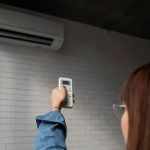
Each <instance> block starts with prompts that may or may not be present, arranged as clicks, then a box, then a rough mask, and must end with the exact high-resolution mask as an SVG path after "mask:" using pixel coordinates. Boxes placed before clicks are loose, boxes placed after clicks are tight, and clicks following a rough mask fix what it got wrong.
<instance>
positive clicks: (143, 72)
mask: <svg viewBox="0 0 150 150" xmlns="http://www.w3.org/2000/svg"><path fill="white" fill-rule="evenodd" d="M50 98H51V104H52V108H51V111H50V112H49V113H47V114H46V115H43V116H38V117H37V118H36V121H37V127H38V128H39V132H38V135H37V138H36V142H35V150H66V149H67V148H66V144H65V139H66V132H67V129H66V123H65V119H64V117H63V115H62V114H61V112H60V111H61V104H62V102H63V101H65V99H66V90H65V88H64V87H61V89H60V90H58V88H55V89H53V91H52V93H51V97H50ZM121 101H122V105H120V107H121V108H122V107H123V108H125V110H124V113H123V115H122V117H121V128H122V132H123V136H124V140H125V143H126V145H127V150H150V63H148V64H146V65H144V66H142V67H140V68H138V69H137V70H135V71H134V72H133V74H132V75H131V76H130V77H129V79H128V80H127V81H126V82H125V84H124V86H123V88H122V91H121Z"/></svg>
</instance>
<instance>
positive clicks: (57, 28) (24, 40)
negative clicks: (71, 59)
mask: <svg viewBox="0 0 150 150" xmlns="http://www.w3.org/2000/svg"><path fill="white" fill-rule="evenodd" d="M0 40H1V41H5V42H11V43H15V44H21V45H22V44H23V45H28V46H34V47H40V48H46V49H51V50H58V49H60V48H61V46H62V44H63V41H64V26H63V24H62V23H60V22H55V21H52V20H49V19H47V18H45V17H39V16H36V15H30V14H28V13H23V12H19V11H14V10H9V9H4V8H0Z"/></svg>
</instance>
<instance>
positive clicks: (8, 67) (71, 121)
mask: <svg viewBox="0 0 150 150" xmlns="http://www.w3.org/2000/svg"><path fill="white" fill-rule="evenodd" d="M62 21H63V22H64V24H65V44H64V46H63V48H62V49H61V50H60V51H59V52H51V51H47V50H42V49H34V48H28V47H21V46H17V45H16V46H15V45H9V44H4V43H0V150H32V149H33V145H34V138H35V135H36V125H35V116H36V115H39V114H43V113H46V112H47V111H48V110H49V109H48V106H49V98H48V96H49V93H50V91H51V90H52V88H54V87H55V86H57V80H58V77H59V76H65V77H71V78H72V79H73V85H74V87H73V88H74V93H75V96H76V104H75V107H74V108H73V109H71V110H70V109H68V110H67V109H64V110H62V112H63V114H64V116H65V117H66V122H67V124H68V137H67V145H68V150H91V149H93V150H123V149H124V144H123V140H122V135H121V130H120V123H119V121H117V120H116V118H115V117H114V115H113V112H112V109H111V105H112V103H113V102H114V101H115V100H117V99H118V96H119V91H120V88H121V85H122V83H123V81H124V80H125V79H126V78H127V77H128V75H129V74H130V73H131V72H132V71H133V70H134V69H135V68H136V67H137V66H139V65H141V64H143V63H146V62H148V61H149V60H150V50H149V48H150V41H147V40H142V39H138V38H135V37H130V36H127V35H122V34H118V33H114V32H108V31H104V30H102V29H98V28H95V27H92V26H88V25H83V24H80V23H75V22H71V21H66V20H62Z"/></svg>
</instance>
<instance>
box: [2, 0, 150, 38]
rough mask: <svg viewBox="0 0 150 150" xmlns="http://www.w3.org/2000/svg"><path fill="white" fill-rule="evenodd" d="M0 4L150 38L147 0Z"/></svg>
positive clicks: (6, 1)
mask: <svg viewBox="0 0 150 150" xmlns="http://www.w3.org/2000/svg"><path fill="white" fill-rule="evenodd" d="M0 3H4V4H8V5H13V6H18V7H22V8H25V9H30V10H33V11H38V12H42V13H46V14H50V15H54V16H58V17H62V18H66V19H69V20H74V21H78V22H82V23H86V24H90V25H94V26H97V27H101V28H104V29H108V30H115V31H118V32H121V33H126V34H129V35H134V36H137V37H141V38H146V39H150V0H143V1H142V0H24V1H23V0H0Z"/></svg>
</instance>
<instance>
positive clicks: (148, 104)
mask: <svg viewBox="0 0 150 150" xmlns="http://www.w3.org/2000/svg"><path fill="white" fill-rule="evenodd" d="M121 101H122V103H123V104H125V111H124V113H123V115H122V119H121V127H122V132H123V136H124V140H125V142H126V144H127V150H150V63H148V64H146V65H144V66H142V67H140V68H138V69H136V70H135V71H134V72H133V74H132V75H131V76H130V77H129V79H128V80H127V81H126V82H125V85H124V86H123V88H122V91H121Z"/></svg>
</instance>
